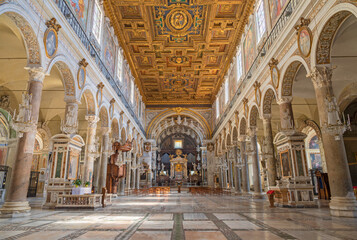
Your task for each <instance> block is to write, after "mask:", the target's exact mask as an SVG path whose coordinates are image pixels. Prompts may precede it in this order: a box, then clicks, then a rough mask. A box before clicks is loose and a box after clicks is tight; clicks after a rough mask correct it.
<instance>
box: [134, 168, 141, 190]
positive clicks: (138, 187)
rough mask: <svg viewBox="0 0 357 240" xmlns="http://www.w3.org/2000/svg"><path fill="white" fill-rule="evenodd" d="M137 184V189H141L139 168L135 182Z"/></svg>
mask: <svg viewBox="0 0 357 240" xmlns="http://www.w3.org/2000/svg"><path fill="white" fill-rule="evenodd" d="M135 183H136V186H135V188H136V189H140V170H139V168H137V169H136V181H135Z"/></svg>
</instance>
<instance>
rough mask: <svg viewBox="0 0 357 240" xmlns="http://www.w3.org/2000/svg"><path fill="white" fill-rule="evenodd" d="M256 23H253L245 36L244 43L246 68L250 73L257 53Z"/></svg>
mask: <svg viewBox="0 0 357 240" xmlns="http://www.w3.org/2000/svg"><path fill="white" fill-rule="evenodd" d="M254 29H255V28H254V24H251V25H250V27H249V29H248V32H247V35H246V37H245V40H244V43H243V49H244V69H245V72H246V73H248V71H249V69H250V66H251V65H252V64H253V62H254V60H255V57H256V54H255V44H256V41H255V32H254Z"/></svg>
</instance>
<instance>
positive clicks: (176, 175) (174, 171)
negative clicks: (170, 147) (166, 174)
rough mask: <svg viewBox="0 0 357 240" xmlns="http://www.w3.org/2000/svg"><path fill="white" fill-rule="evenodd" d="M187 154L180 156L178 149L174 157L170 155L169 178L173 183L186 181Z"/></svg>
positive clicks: (180, 152)
mask: <svg viewBox="0 0 357 240" xmlns="http://www.w3.org/2000/svg"><path fill="white" fill-rule="evenodd" d="M186 157H187V154H182V151H181V150H180V149H178V150H176V155H170V178H171V179H174V180H175V181H183V180H186V179H187V158H186Z"/></svg>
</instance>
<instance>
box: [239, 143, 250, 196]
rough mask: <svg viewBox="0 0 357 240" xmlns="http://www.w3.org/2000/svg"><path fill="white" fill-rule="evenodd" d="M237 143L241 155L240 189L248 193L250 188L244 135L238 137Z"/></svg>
mask: <svg viewBox="0 0 357 240" xmlns="http://www.w3.org/2000/svg"><path fill="white" fill-rule="evenodd" d="M239 145H240V151H241V156H242V190H243V192H245V193H248V192H249V191H250V189H249V176H248V160H247V152H246V143H245V136H241V137H240V139H239Z"/></svg>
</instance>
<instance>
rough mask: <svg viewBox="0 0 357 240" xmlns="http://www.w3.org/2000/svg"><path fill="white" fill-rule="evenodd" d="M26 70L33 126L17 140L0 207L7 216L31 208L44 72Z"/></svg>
mask: <svg viewBox="0 0 357 240" xmlns="http://www.w3.org/2000/svg"><path fill="white" fill-rule="evenodd" d="M27 70H28V72H29V82H28V89H27V93H28V94H29V95H31V96H32V100H31V107H32V108H31V121H32V123H33V126H32V127H31V129H30V130H29V131H28V132H26V133H24V134H23V136H22V137H21V138H19V140H18V146H17V152H16V157H15V163H14V168H13V169H12V177H11V181H10V188H9V189H8V192H7V196H6V201H5V203H4V205H3V206H2V208H1V209H0V212H1V214H2V215H5V216H7V217H21V216H24V215H28V214H30V213H29V212H30V209H31V208H30V206H29V204H28V201H27V190H28V186H29V179H30V173H31V165H32V155H33V150H34V146H35V136H36V127H37V122H38V116H39V112H40V104H41V97H42V88H43V79H44V78H45V73H44V71H43V69H42V68H28V69H27Z"/></svg>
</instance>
